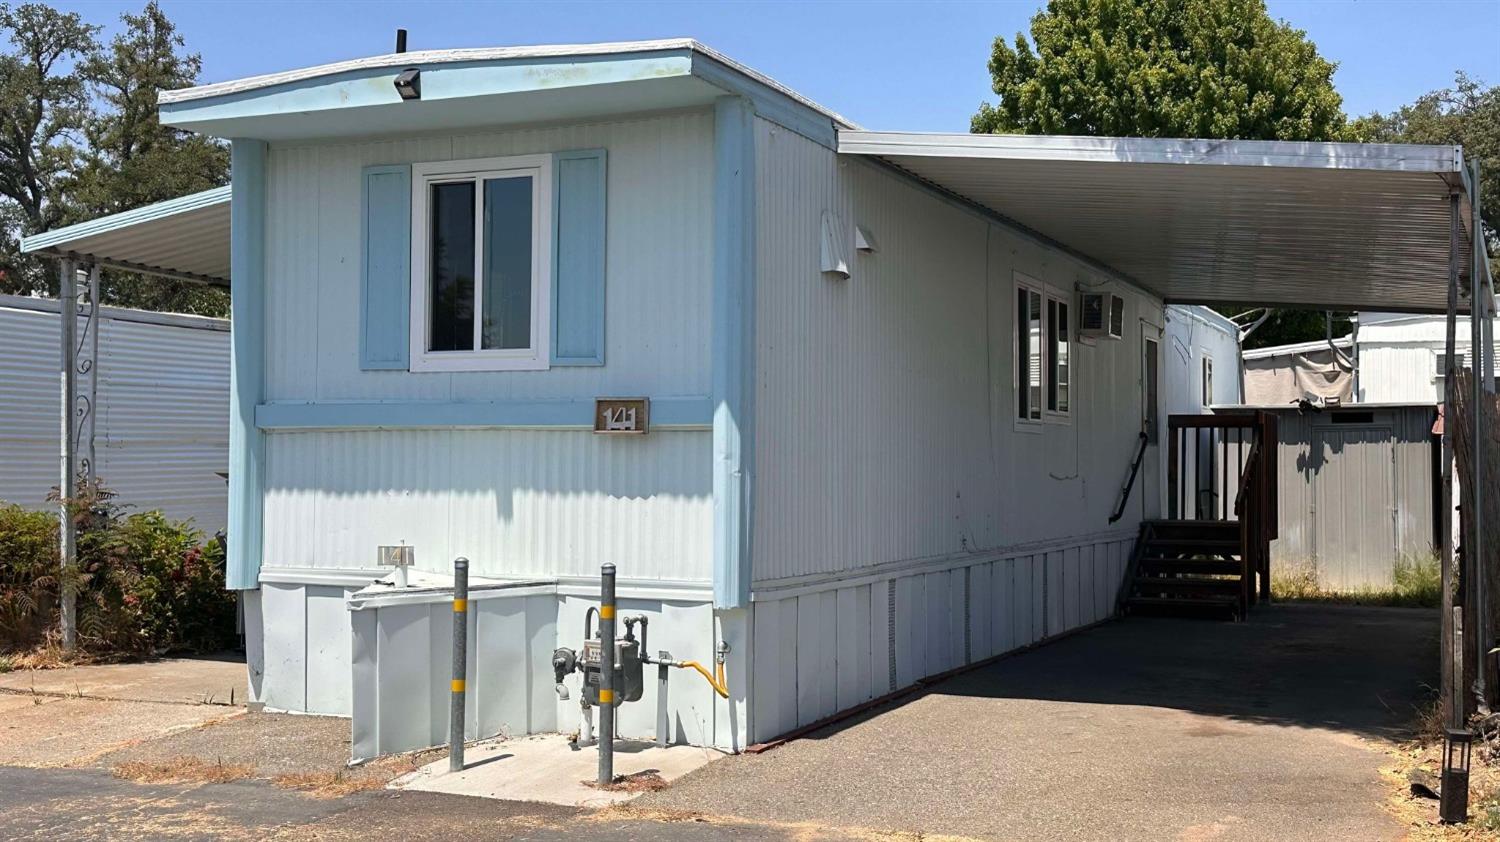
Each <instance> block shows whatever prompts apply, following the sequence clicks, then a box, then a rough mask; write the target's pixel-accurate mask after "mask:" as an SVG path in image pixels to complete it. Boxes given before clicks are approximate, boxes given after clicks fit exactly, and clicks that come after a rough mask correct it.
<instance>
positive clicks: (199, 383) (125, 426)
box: [0, 300, 229, 534]
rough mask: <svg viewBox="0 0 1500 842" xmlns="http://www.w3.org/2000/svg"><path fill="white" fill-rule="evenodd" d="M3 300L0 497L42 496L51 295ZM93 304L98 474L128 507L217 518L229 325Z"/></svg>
mask: <svg viewBox="0 0 1500 842" xmlns="http://www.w3.org/2000/svg"><path fill="white" fill-rule="evenodd" d="M12 304H13V305H14V306H7V305H6V303H5V302H0V395H3V396H4V400H0V466H3V467H0V500H6V501H9V502H15V503H19V504H21V505H24V506H27V507H31V508H41V507H43V506H44V505H45V500H46V496H47V494H48V492H49V491H50V490H51V489H53V488H55V487H56V486H57V483H58V476H57V470H58V467H57V466H58V461H57V459H58V457H57V452H58V439H57V436H58V423H59V422H58V393H59V388H58V371H57V367H58V358H59V350H58V338H57V335H58V315H57V312H56V305H55V303H52V302H31V301H24V300H23V301H17V302H12ZM44 304H45V305H50V306H42V305H44ZM103 314H104V318H103V319H102V320H101V323H100V324H101V330H100V334H99V360H98V363H97V365H98V372H99V377H100V380H99V389H98V406H97V410H96V411H97V413H98V415H97V424H98V426H97V430H96V434H95V447H96V449H97V454H98V461H99V465H98V474H99V476H100V478H101V479H103V481H104V482H105V484H106V485H108V486H109V487H111V488H112V489H114V490H115V491H116V492H118V494H119V498H118V499H119V502H121V503H123V504H125V505H127V506H129V507H130V508H129V511H145V510H149V509H161V510H162V511H163V512H164V513H165V514H166V515H167V516H168V517H171V518H175V519H179V520H185V519H192V520H193V522H194V524H195V525H196V526H197V527H198V528H199V529H201V530H203V531H204V532H205V533H210V534H211V533H213V532H214V531H216V530H219V529H223V528H224V524H225V507H226V487H225V483H224V479H223V478H222V477H221V476H219V475H218V474H219V473H222V472H224V471H226V470H228V451H229V432H228V401H229V332H228V330H227V329H226V328H227V325H226V324H225V323H224V322H222V321H218V320H212V319H197V318H190V317H180V316H165V315H158V314H148V313H135V312H131V311H121V310H113V309H111V308H106V309H105V310H104V311H103ZM79 323H80V333H81V331H82V327H81V326H82V325H83V323H84V322H83V320H81V319H80V322H79Z"/></svg>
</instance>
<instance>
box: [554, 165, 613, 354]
mask: <svg viewBox="0 0 1500 842" xmlns="http://www.w3.org/2000/svg"><path fill="white" fill-rule="evenodd" d="M605 168H606V158H605V154H604V150H603V149H583V150H578V151H573V152H559V153H557V154H556V156H555V157H554V159H553V166H552V170H553V180H554V182H555V190H554V193H553V202H552V205H553V208H554V213H555V214H556V220H555V227H554V229H553V234H554V236H553V238H552V249H553V254H552V266H553V276H552V364H553V365H604V262H605V255H604V246H605V243H604V230H605V198H604V185H605V181H606V180H607V179H606V172H605Z"/></svg>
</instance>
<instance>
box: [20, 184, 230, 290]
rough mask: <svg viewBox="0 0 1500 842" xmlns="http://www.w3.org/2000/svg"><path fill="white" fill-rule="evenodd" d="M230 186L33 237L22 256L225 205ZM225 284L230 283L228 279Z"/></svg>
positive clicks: (23, 246)
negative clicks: (133, 226) (143, 223)
mask: <svg viewBox="0 0 1500 842" xmlns="http://www.w3.org/2000/svg"><path fill="white" fill-rule="evenodd" d="M229 192H230V191H229V185H227V184H226V185H225V186H223V187H215V188H214V189H212V190H204V191H203V192H201V193H192V194H190V195H187V196H178V197H177V198H175V199H168V200H167V201H165V202H157V203H156V204H154V205H146V206H145V207H142V208H135V209H134V210H128V211H123V212H121V213H112V214H110V215H109V216H101V217H98V218H96V219H90V220H89V221H87V222H80V223H78V224H77V225H69V226H67V227H64V228H54V229H53V230H51V231H46V232H43V233H41V234H33V235H32V236H30V237H22V238H21V252H22V253H23V254H25V253H30V252H35V251H41V250H43V249H47V248H51V247H53V246H56V245H59V244H61V243H67V242H70V241H72V240H81V239H83V238H84V237H96V236H98V235H100V234H107V233H109V232H111V231H118V230H120V229H121V228H129V227H130V226H132V225H139V224H141V223H142V222H154V221H156V220H158V219H165V218H167V217H171V216H176V215H177V214H180V213H187V212H188V211H194V210H199V209H200V208H206V207H211V206H213V205H222V204H224V203H225V202H228V201H229ZM225 280H228V279H227V278H226V279H225Z"/></svg>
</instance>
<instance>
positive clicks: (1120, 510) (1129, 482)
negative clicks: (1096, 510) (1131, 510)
mask: <svg viewBox="0 0 1500 842" xmlns="http://www.w3.org/2000/svg"><path fill="white" fill-rule="evenodd" d="M1150 442H1151V437H1150V436H1149V435H1147V434H1146V431H1145V430H1142V431H1141V437H1140V439H1139V440H1138V442H1137V444H1136V448H1135V458H1134V459H1132V460H1130V476H1129V477H1127V478H1126V479H1125V485H1124V486H1123V487H1121V488H1120V502H1119V503H1117V504H1116V505H1115V511H1114V514H1112V515H1110V516H1109V522H1110V523H1114V522H1115V521H1118V520H1119V519H1120V518H1122V517H1124V516H1125V504H1127V503H1129V502H1130V491H1131V489H1133V488H1135V478H1136V475H1137V474H1139V473H1140V472H1141V462H1143V461H1145V458H1146V445H1147V444H1149V443H1150Z"/></svg>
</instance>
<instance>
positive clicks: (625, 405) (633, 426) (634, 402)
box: [594, 398, 651, 434]
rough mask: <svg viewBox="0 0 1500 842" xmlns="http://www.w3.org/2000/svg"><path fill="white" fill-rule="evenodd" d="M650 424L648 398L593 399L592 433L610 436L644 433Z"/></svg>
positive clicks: (649, 403)
mask: <svg viewBox="0 0 1500 842" xmlns="http://www.w3.org/2000/svg"><path fill="white" fill-rule="evenodd" d="M650 424H651V401H650V399H648V398H595V399H594V432H596V433H610V434H633V433H644V432H646V431H647V429H649V427H650Z"/></svg>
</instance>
